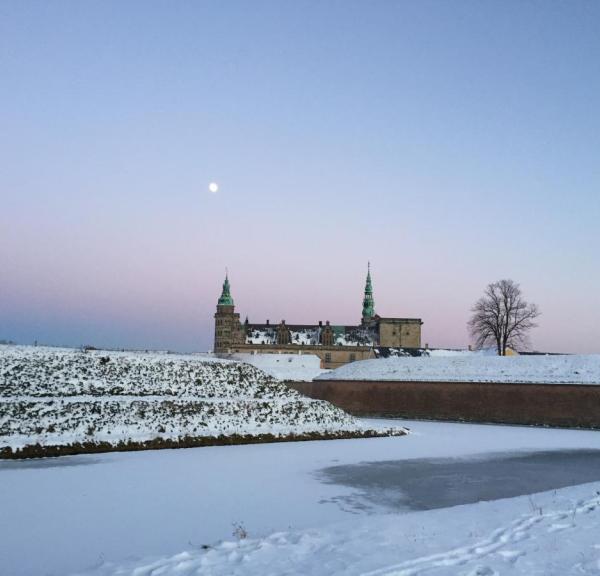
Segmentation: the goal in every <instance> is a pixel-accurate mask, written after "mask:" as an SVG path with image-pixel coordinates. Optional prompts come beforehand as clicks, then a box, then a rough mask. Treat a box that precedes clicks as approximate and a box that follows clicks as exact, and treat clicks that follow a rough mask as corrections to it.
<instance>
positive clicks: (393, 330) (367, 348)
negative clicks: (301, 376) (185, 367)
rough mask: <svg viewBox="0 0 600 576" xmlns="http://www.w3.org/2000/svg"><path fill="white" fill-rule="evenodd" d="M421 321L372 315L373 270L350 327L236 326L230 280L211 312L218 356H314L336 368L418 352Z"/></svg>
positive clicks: (369, 272)
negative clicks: (393, 352) (382, 352)
mask: <svg viewBox="0 0 600 576" xmlns="http://www.w3.org/2000/svg"><path fill="white" fill-rule="evenodd" d="M422 324H423V322H422V321H421V319H420V318H388V317H382V316H379V315H378V314H376V313H375V301H374V298H373V284H372V281H371V270H370V268H369V270H368V271H367V280H366V284H365V291H364V296H363V307H362V317H361V322H360V324H358V325H354V326H333V325H331V324H330V323H329V321H326V322H322V321H319V322H318V323H317V324H286V322H285V320H282V321H281V322H280V323H279V324H271V323H270V322H269V321H268V320H267V321H266V322H265V323H263V324H253V323H250V322H249V321H248V319H247V318H246V320H245V322H244V323H242V322H240V315H239V314H238V313H237V312H235V305H234V302H233V298H232V296H231V287H230V284H229V278H228V277H227V275H226V276H225V282H224V283H223V290H222V292H221V296H220V298H219V300H218V302H217V312H216V313H215V346H214V351H215V353H216V354H219V355H227V354H234V353H256V354H277V353H286V354H290V353H299V354H304V353H305V354H316V355H317V356H318V357H319V358H320V359H321V366H322V367H323V368H337V367H338V366H341V365H342V364H346V363H348V362H354V361H355V360H366V359H368V358H375V357H377V356H378V355H379V349H380V348H383V349H389V348H392V349H403V350H405V349H420V348H421V326H422Z"/></svg>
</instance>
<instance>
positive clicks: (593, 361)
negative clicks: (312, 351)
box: [317, 354, 600, 385]
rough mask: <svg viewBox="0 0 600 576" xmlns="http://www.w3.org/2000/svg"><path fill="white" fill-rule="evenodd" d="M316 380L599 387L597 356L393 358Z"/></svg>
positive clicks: (343, 368)
mask: <svg viewBox="0 0 600 576" xmlns="http://www.w3.org/2000/svg"><path fill="white" fill-rule="evenodd" d="M317 379H318V380H405V381H427V382H523V383H543V384H553V383H559V384H597V385H600V354H590V355H565V356H505V357H499V356H487V355H483V354H458V355H452V356H432V357H418V358H412V357H394V358H384V359H377V360H362V361H360V362H353V363H351V364H346V365H344V366H341V367H340V368H337V369H336V370H332V371H331V372H328V373H326V374H321V375H320V376H318V377H317Z"/></svg>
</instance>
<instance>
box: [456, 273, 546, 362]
mask: <svg viewBox="0 0 600 576" xmlns="http://www.w3.org/2000/svg"><path fill="white" fill-rule="evenodd" d="M471 311H472V312H473V315H472V316H471V319H470V320H469V323H468V327H469V332H470V333H471V336H472V337H473V339H474V340H475V345H476V346H477V348H483V347H484V346H486V345H490V344H494V345H495V346H496V350H497V351H498V355H499V356H506V349H507V348H509V347H510V348H515V347H517V346H527V344H528V339H527V335H528V332H529V331H530V330H531V329H532V328H535V327H536V326H537V324H536V323H535V319H536V318H537V317H538V316H539V315H540V311H539V310H538V307H537V306H536V305H535V304H530V303H528V302H526V301H525V300H524V298H523V295H522V294H521V288H520V287H519V285H518V284H517V283H516V282H513V281H512V280H499V281H498V282H493V283H492V284H489V285H488V286H487V288H486V289H485V293H484V295H483V297H482V298H480V299H479V300H478V301H477V303H476V304H475V306H473V308H472V310H471Z"/></svg>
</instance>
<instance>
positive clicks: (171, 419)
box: [0, 346, 363, 450]
mask: <svg viewBox="0 0 600 576" xmlns="http://www.w3.org/2000/svg"><path fill="white" fill-rule="evenodd" d="M361 430H363V426H362V425H361V423H360V422H359V421H357V420H356V419H355V418H353V417H351V416H349V415H348V414H346V413H345V412H343V411H342V410H340V409H339V408H336V407H335V406H333V405H331V404H329V403H328V402H322V401H317V400H311V399H309V398H306V397H305V396H302V395H300V394H299V393H297V392H296V391H294V390H291V389H290V388H288V387H287V386H286V385H285V384H283V383H281V382H279V381H277V380H275V379H274V378H272V377H270V376H268V375H267V374H265V373H264V372H262V371H261V370H259V369H257V368H255V367H254V366H250V365H249V364H243V363H240V362H232V361H226V360H216V359H214V358H210V357H206V356H196V355H172V354H166V353H152V352H151V353H142V352H106V351H90V352H83V351H80V350H74V349H67V348H44V347H31V346H0V449H2V448H5V447H9V448H11V449H12V450H15V449H19V448H22V447H24V446H27V445H30V446H31V445H36V444H39V445H41V446H64V445H70V444H74V443H88V442H108V443H110V444H111V445H115V444H117V443H118V442H147V441H152V440H155V439H163V440H164V439H167V440H174V441H180V439H185V438H207V437H217V436H219V435H225V436H231V435H234V434H235V435H246V434H250V435H260V434H273V435H278V436H284V435H289V434H295V435H298V434H307V433H324V434H336V433H340V432H360V431H361Z"/></svg>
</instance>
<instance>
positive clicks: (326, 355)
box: [325, 352, 331, 362]
mask: <svg viewBox="0 0 600 576" xmlns="http://www.w3.org/2000/svg"><path fill="white" fill-rule="evenodd" d="M325 362H331V352H326V353H325Z"/></svg>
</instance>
